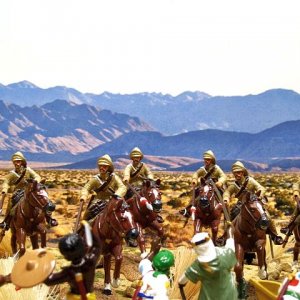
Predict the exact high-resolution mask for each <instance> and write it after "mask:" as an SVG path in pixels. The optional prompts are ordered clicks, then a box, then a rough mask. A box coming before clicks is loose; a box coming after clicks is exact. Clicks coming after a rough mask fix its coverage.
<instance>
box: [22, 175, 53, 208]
mask: <svg viewBox="0 0 300 300" xmlns="http://www.w3.org/2000/svg"><path fill="white" fill-rule="evenodd" d="M25 199H26V201H28V203H29V204H30V205H31V206H32V207H37V208H39V209H41V210H43V211H45V212H52V211H54V210H55V204H53V203H52V202H51V201H50V199H49V196H48V193H47V191H46V187H45V186H44V185H43V184H41V183H39V182H37V181H36V180H28V181H27V187H26V189H25Z"/></svg>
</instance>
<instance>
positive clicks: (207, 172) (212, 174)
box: [192, 150, 227, 191]
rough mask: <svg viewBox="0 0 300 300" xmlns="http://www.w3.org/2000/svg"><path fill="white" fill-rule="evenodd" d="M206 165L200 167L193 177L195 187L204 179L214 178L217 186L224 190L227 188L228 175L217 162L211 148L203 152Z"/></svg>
mask: <svg viewBox="0 0 300 300" xmlns="http://www.w3.org/2000/svg"><path fill="white" fill-rule="evenodd" d="M203 160H204V166H202V167H201V168H200V169H198V170H197V171H196V172H195V173H194V174H193V177H192V185H193V187H195V186H197V185H198V184H199V182H200V180H201V178H202V179H204V180H208V179H212V180H213V181H214V182H215V184H216V186H217V188H218V189H219V190H220V191H222V189H224V188H225V184H226V180H227V176H226V175H225V173H224V172H223V170H222V169H221V168H220V167H219V166H218V165H217V164H216V157H215V155H214V153H213V152H212V151H211V150H208V151H206V152H204V153H203Z"/></svg>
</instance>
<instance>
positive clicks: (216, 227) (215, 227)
mask: <svg viewBox="0 0 300 300" xmlns="http://www.w3.org/2000/svg"><path fill="white" fill-rule="evenodd" d="M219 223H220V222H212V224H211V233H212V241H213V243H214V245H216V240H217V235H218V230H219Z"/></svg>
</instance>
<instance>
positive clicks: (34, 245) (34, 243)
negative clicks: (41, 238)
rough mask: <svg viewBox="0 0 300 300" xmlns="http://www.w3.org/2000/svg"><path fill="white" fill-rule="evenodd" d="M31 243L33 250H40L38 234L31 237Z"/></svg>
mask: <svg viewBox="0 0 300 300" xmlns="http://www.w3.org/2000/svg"><path fill="white" fill-rule="evenodd" d="M30 241H31V245H32V249H38V248H39V242H38V234H37V233H35V234H33V235H31V236H30Z"/></svg>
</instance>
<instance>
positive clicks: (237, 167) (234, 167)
mask: <svg viewBox="0 0 300 300" xmlns="http://www.w3.org/2000/svg"><path fill="white" fill-rule="evenodd" d="M231 171H232V173H234V172H240V171H243V172H244V175H245V176H247V175H248V170H247V169H246V168H245V166H244V164H243V163H242V162H240V161H236V162H235V163H234V164H233V165H232V167H231Z"/></svg>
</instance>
